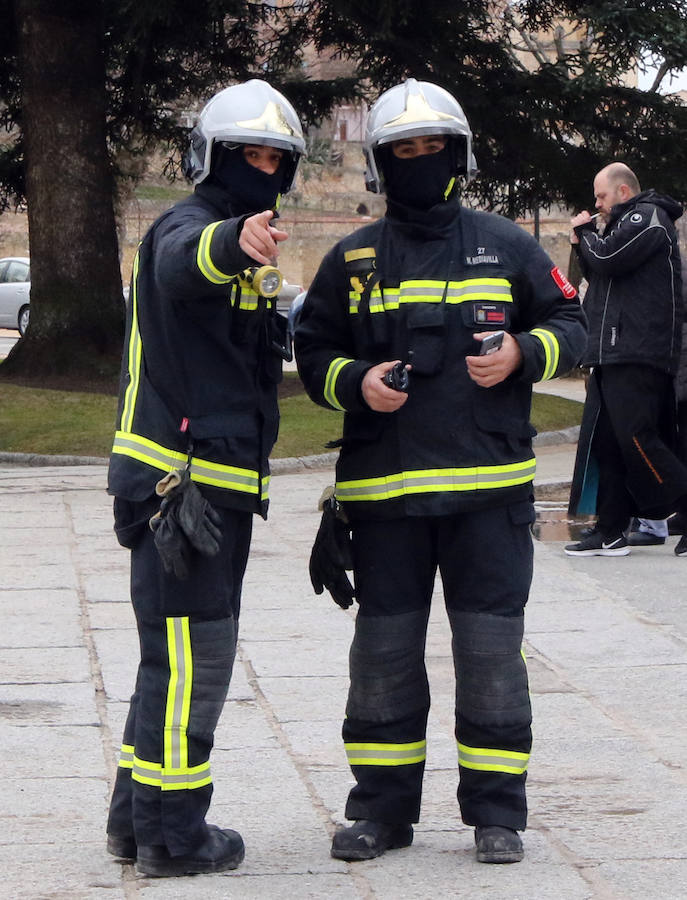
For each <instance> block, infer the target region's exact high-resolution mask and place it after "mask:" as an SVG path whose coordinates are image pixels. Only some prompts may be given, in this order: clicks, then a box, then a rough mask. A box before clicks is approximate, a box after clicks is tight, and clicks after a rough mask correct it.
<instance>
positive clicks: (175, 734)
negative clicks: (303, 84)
mask: <svg viewBox="0 0 687 900" xmlns="http://www.w3.org/2000/svg"><path fill="white" fill-rule="evenodd" d="M304 147H305V144H304V140H303V135H302V132H301V126H300V123H299V121H298V117H297V116H296V113H295V112H294V110H293V107H292V106H291V104H290V103H289V102H288V101H287V100H286V98H285V97H283V96H282V95H281V94H280V93H278V92H277V91H275V90H274V89H273V88H272V87H270V86H269V85H268V84H267V83H265V82H264V81H258V80H253V81H248V82H246V83H245V84H238V85H234V86H233V87H229V88H226V89H225V90H223V91H220V93H218V94H217V95H216V96H214V97H213V98H212V99H211V100H210V102H209V103H208V104H207V105H206V106H205V108H204V109H203V111H202V112H201V115H200V119H199V122H198V124H197V126H196V127H195V128H194V129H193V132H192V134H191V147H190V151H189V153H188V155H187V157H186V173H187V175H188V177H189V178H190V179H191V180H192V181H193V182H194V184H195V190H194V192H193V194H192V196H190V197H189V198H187V199H186V200H183V201H182V202H181V203H178V204H177V205H176V206H175V207H173V208H172V209H170V210H168V211H167V212H165V213H163V215H162V216H160V218H159V219H158V220H157V221H156V222H155V223H154V224H153V226H152V227H151V229H150V230H149V232H148V233H147V234H146V236H145V237H144V239H143V241H142V243H141V246H140V248H139V251H138V254H137V257H136V260H135V263H134V273H133V279H132V287H131V294H130V304H129V309H128V318H127V332H126V344H125V352H124V359H123V367H122V389H121V394H120V402H119V411H118V427H117V432H116V435H115V440H114V445H113V448H112V457H111V463H110V471H109V482H108V490H109V492H110V494H113V495H114V498H115V500H114V507H115V530H116V532H117V535H118V538H119V540H120V542H121V543H122V544H123V545H124V546H126V547H129V548H130V549H131V576H132V577H131V585H132V587H131V594H132V601H133V606H134V610H135V613H136V620H137V625H138V631H139V638H140V646H141V662H140V665H139V669H138V677H137V681H136V690H135V693H134V695H133V697H132V699H131V705H130V709H129V715H128V719H127V722H126V726H125V729H124V739H123V743H122V751H121V757H120V762H119V767H118V770H117V779H116V783H115V788H114V792H113V796H112V801H111V805H110V816H109V821H108V826H107V831H108V850H109V851H110V852H111V853H113V854H114V855H117V856H120V857H125V858H130V859H135V860H136V867H137V869H138V871H139V872H142V873H144V874H147V875H157V876H165V875H185V874H193V873H199V872H217V871H221V870H223V869H231V868H235V867H236V866H237V865H238V864H239V863H240V862H241V860H242V859H243V854H244V847H243V841H242V839H241V836H240V835H239V834H238V833H237V832H236V831H232V830H231V829H227V828H219V827H217V826H215V825H208V824H207V823H206V821H205V815H206V813H207V810H208V807H209V805H210V797H211V795H212V774H211V771H210V751H211V748H212V743H213V735H214V731H215V727H216V725H217V721H218V718H219V715H220V712H221V710H222V706H223V704H224V699H225V697H226V693H227V689H228V686H229V680H230V678H231V671H232V665H233V661H234V654H235V649H236V635H237V627H238V615H239V606H240V597H241V583H242V579H243V573H244V569H245V566H246V560H247V556H248V548H249V544H250V538H251V527H252V517H253V514H254V513H258V514H260V515H262V516H266V515H267V504H268V486H269V465H268V456H269V452H270V450H271V448H272V445H273V444H274V441H275V439H276V435H277V425H278V411H277V382H278V381H279V379H280V377H281V365H282V357H283V355H284V353H283V352H282V350H283V348H281V347H280V335H282V334H284V333H286V328H285V322H284V323H282V325H280V323H279V318H278V314H277V313H276V311H275V307H274V301H273V300H272V299H270V298H272V297H273V296H274V294H275V293H276V292H277V291H278V289H279V288H278V284H277V281H275V273H276V276H277V278H279V273H278V271H277V270H276V269H275V268H274V265H273V263H274V260H275V258H276V256H277V254H278V251H279V244H280V243H281V242H282V241H284V240H285V239H286V238H287V234H286V232H284V231H282V230H281V229H279V228H277V227H276V225H275V221H274V220H275V210H276V209H277V207H278V204H279V197H280V195H281V194H283V193H285V192H286V191H288V190H289V189H290V187H291V185H292V183H293V179H294V176H295V173H296V168H297V166H298V161H299V159H300V157H301V155H302V153H303V151H304ZM264 269H267V271H264ZM266 286H269V289H268V287H266Z"/></svg>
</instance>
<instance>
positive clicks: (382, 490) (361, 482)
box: [336, 457, 537, 502]
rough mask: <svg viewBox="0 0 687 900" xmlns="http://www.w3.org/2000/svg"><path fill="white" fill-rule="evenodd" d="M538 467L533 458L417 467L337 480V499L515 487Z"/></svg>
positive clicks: (368, 498)
mask: <svg viewBox="0 0 687 900" xmlns="http://www.w3.org/2000/svg"><path fill="white" fill-rule="evenodd" d="M536 468H537V461H536V459H535V458H534V457H532V458H531V459H526V460H524V461H523V462H517V463H509V464H507V465H502V466H469V467H467V468H463V469H461V468H450V469H417V470H415V471H412V472H399V473H397V474H395V475H382V476H380V477H378V478H361V479H357V480H355V481H338V482H337V483H336V497H337V500H345V501H347V502H350V501H357V500H391V499H393V498H394V497H401V496H403V495H406V494H425V493H436V492H440V491H448V492H453V491H479V490H490V489H492V488H502V487H512V486H513V485H516V484H525V483H526V482H528V481H532V479H533V478H534V475H535V472H536Z"/></svg>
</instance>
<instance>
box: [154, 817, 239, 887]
mask: <svg viewBox="0 0 687 900" xmlns="http://www.w3.org/2000/svg"><path fill="white" fill-rule="evenodd" d="M207 829H208V831H207V836H206V838H205V841H204V842H203V843H202V844H201V845H200V847H197V848H196V849H195V850H192V851H191V852H190V853H185V854H184V855H183V856H170V855H169V851H168V850H167V848H166V847H158V846H155V845H151V846H143V845H141V844H139V846H138V854H137V856H136V871H137V872H140V873H141V874H142V875H154V876H156V877H158V878H164V877H167V876H170V875H201V874H203V873H205V872H224V871H226V869H235V868H236V867H237V866H238V864H239V863H240V862H241V861H242V860H243V857H244V855H245V847H244V846H243V840H242V838H241V835H240V834H239V833H238V831H232V830H231V829H230V828H218V827H217V825H208V826H207Z"/></svg>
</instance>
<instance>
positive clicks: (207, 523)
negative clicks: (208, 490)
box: [149, 469, 222, 579]
mask: <svg viewBox="0 0 687 900" xmlns="http://www.w3.org/2000/svg"><path fill="white" fill-rule="evenodd" d="M155 493H156V494H157V495H158V497H162V503H161V504H160V509H159V511H158V512H156V513H155V515H154V516H153V517H152V518H151V519H150V523H149V524H150V528H151V530H152V531H153V532H154V533H155V537H154V541H155V546H156V548H157V552H158V553H159V554H160V559H161V560H162V566H163V568H164V570H165V572H167V573H168V574H173V575H175V576H176V577H177V578H181V579H184V578H188V573H189V563H190V559H191V556H192V554H193V551H194V550H196V551H197V552H198V553H201V554H202V555H203V556H215V555H216V554H217V553H218V552H219V547H220V541H221V539H222V528H221V525H222V519H221V517H220V515H219V513H218V512H217V510H215V509H213V507H212V506H211V505H210V504H209V503H208V501H207V500H206V499H205V497H203V495H202V494H201V493H200V491H199V490H198V488H197V487H196V485H195V484H194V483H193V482H192V481H191V476H190V474H189V472H188V470H184V471H183V472H181V471H179V469H172V471H171V472H170V473H169V474H168V475H165V477H164V478H161V479H160V481H158V483H157V484H156V485H155Z"/></svg>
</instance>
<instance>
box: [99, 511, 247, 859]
mask: <svg viewBox="0 0 687 900" xmlns="http://www.w3.org/2000/svg"><path fill="white" fill-rule="evenodd" d="M158 505H159V501H155V502H153V503H141V504H127V503H126V501H124V502H121V501H120V503H119V512H120V515H119V519H120V522H119V525H121V526H122V527H121V528H119V527H118V521H117V520H118V513H117V503H116V504H115V529H116V530H117V531H118V536H120V540H121V534H120V532H121V531H126V532H127V541H128V543H127V544H126V546H129V547H131V598H132V603H133V607H134V612H135V615H136V624H137V627H138V636H139V644H140V663H139V666H138V673H137V677H136V687H135V691H134V694H133V696H132V697H131V701H130V705H129V713H128V716H127V720H126V725H125V727H124V737H123V741H122V748H121V755H120V761H119V765H118V768H117V776H116V781H115V786H114V791H113V794H112V799H111V803H110V813H109V818H108V824H107V831H108V834H113V835H116V836H118V837H122V838H133V839H134V840H135V841H136V843H137V844H138V845H151V844H153V845H157V846H165V847H166V848H167V850H168V851H169V853H170V855H172V856H179V855H183V854H185V853H188V852H190V851H192V850H193V849H194V848H195V847H197V846H199V845H200V844H201V843H202V842H203V840H204V839H205V835H206V829H205V815H206V813H207V810H208V807H209V805H210V798H211V796H212V776H211V773H210V751H211V749H212V745H213V739H214V732H215V728H216V725H217V722H218V720H219V716H220V713H221V711H222V706H223V704H224V701H225V698H226V694H227V690H228V688H229V681H230V679H231V672H232V667H233V663H234V655H235V651H236V639H237V627H238V618H239V609H240V597H241V584H242V579H243V574H244V571H245V567H246V562H247V559H248V549H249V545H250V538H251V530H252V515H251V514H250V513H246V512H237V511H235V510H230V509H220V508H218V509H217V511H218V513H219V514H220V516H221V519H222V540H221V547H220V551H219V553H218V554H217V556H215V557H212V558H207V557H202V556H199V555H196V556H194V557H193V559H192V562H191V566H190V573H189V577H188V579H185V580H179V579H177V578H175V577H174V576H173V575H168V574H166V573H165V572H164V570H163V568H162V565H161V563H160V558H159V556H158V553H157V550H156V549H155V545H154V543H153V534H152V532H151V531H150V529H149V528H148V527H147V522H148V519H149V517H150V516H151V515H152V514H153V512H154V511H155V509H156V508H157V506H158ZM123 507H126V515H123V514H122V508H123ZM125 520H126V521H125Z"/></svg>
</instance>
